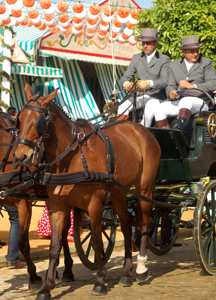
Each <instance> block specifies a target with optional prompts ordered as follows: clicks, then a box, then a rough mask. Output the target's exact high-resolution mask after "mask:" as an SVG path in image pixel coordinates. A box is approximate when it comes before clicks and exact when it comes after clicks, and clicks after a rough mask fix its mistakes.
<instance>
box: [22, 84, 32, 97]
mask: <svg viewBox="0 0 216 300" xmlns="http://www.w3.org/2000/svg"><path fill="white" fill-rule="evenodd" d="M24 92H25V98H26V101H28V100H29V99H30V98H31V97H32V96H33V91H32V87H31V86H30V84H28V83H26V85H25V89H24Z"/></svg>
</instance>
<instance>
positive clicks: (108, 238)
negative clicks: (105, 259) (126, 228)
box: [102, 230, 112, 243]
mask: <svg viewBox="0 0 216 300" xmlns="http://www.w3.org/2000/svg"><path fill="white" fill-rule="evenodd" d="M102 233H103V235H104V236H105V237H106V239H107V240H108V241H109V243H112V240H111V238H110V237H109V236H108V235H107V233H106V231H104V230H103V231H102Z"/></svg>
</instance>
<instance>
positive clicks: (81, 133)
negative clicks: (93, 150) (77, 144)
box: [77, 132, 85, 140]
mask: <svg viewBox="0 0 216 300" xmlns="http://www.w3.org/2000/svg"><path fill="white" fill-rule="evenodd" d="M77 138H78V139H80V140H83V139H84V138H85V133H84V132H78V133H77Z"/></svg>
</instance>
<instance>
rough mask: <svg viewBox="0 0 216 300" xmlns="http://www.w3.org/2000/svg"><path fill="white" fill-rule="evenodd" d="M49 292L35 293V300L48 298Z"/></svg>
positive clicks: (49, 296) (48, 299) (49, 297)
mask: <svg viewBox="0 0 216 300" xmlns="http://www.w3.org/2000/svg"><path fill="white" fill-rule="evenodd" d="M50 299H51V294H50V293H45V294H37V298H36V299H35V300H50Z"/></svg>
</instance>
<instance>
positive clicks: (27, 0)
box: [23, 0, 35, 7]
mask: <svg viewBox="0 0 216 300" xmlns="http://www.w3.org/2000/svg"><path fill="white" fill-rule="evenodd" d="M34 4H35V0H23V5H24V6H26V7H32V6H33V5H34Z"/></svg>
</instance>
